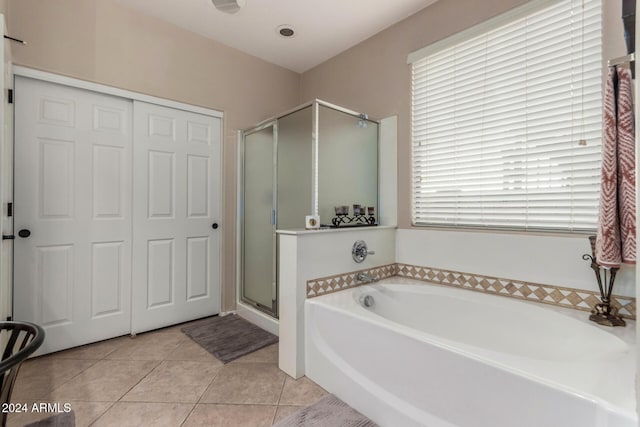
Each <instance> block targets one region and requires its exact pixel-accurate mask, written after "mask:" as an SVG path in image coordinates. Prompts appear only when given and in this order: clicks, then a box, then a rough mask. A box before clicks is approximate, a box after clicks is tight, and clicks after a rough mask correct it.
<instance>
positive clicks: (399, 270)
mask: <svg viewBox="0 0 640 427" xmlns="http://www.w3.org/2000/svg"><path fill="white" fill-rule="evenodd" d="M360 272H365V273H367V274H370V275H372V276H374V277H377V278H378V279H385V278H389V277H392V276H397V277H403V278H408V279H417V280H421V281H424V282H429V283H435V284H438V285H445V286H454V287H458V288H462V289H469V290H472V291H476V292H484V293H488V294H493V295H500V296H505V297H511V298H517V299H522V300H526V301H533V302H538V303H543V304H550V305H555V306H559V307H565V308H572V309H576V310H583V311H591V309H592V307H594V306H595V304H597V303H599V302H600V294H599V293H598V292H592V291H587V290H582V289H572V288H567V287H562V286H554V285H545V284H540V283H531V282H526V281H522V280H512V279H505V278H500V277H492V276H484V275H480V274H473V273H465V272H460V271H451V270H444V269H440V268H434V267H424V266H417V265H410V264H402V263H394V264H389V265H385V266H382V267H377V268H371V269H367V270H358V271H352V272H348V273H344V274H337V275H333V276H328V277H321V278H317V279H312V280H308V281H307V298H313V297H317V296H320V295H326V294H329V293H332V292H337V291H341V290H344V289H349V288H352V287H355V286H360V283H357V281H356V280H355V277H356V275H357V274H358V273H360ZM612 302H613V305H614V306H615V307H617V308H618V310H619V311H618V314H620V315H621V316H622V317H625V318H627V319H635V318H636V299H635V298H632V297H625V296H619V295H613V296H612Z"/></svg>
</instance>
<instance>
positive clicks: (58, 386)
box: [37, 359, 101, 400]
mask: <svg viewBox="0 0 640 427" xmlns="http://www.w3.org/2000/svg"><path fill="white" fill-rule="evenodd" d="M79 360H86V361H87V362H93V363H92V364H91V365H89V366H87V367H86V368H84V369H82V370H81V371H79V372H78V373H76V374H75V375H73V376H71V377H70V378H68V379H67V380H66V381H64V382H62V383H61V384H58V385H57V386H55V387H54V388H52V389H50V390H49V391H47V392H46V393H44V394H43V395H42V396H40V397H38V398H37V399H41V400H50V399H45V398H46V397H49V396H51V394H52V393H53V392H54V391H56V390H57V389H59V388H60V387H62V386H63V385H65V384H67V383H68V382H70V381H71V380H73V379H74V378H76V377H78V376H80V375H81V374H82V373H83V372H85V371H87V370H88V369H89V368H91V367H93V366H95V365H97V364H98V363H100V361H101V360H100V359H98V360H91V359H79Z"/></svg>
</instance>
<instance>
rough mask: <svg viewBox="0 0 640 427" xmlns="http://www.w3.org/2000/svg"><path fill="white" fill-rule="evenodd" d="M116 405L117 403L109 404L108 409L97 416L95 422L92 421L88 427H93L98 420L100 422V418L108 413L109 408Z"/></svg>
mask: <svg viewBox="0 0 640 427" xmlns="http://www.w3.org/2000/svg"><path fill="white" fill-rule="evenodd" d="M116 403H118V401H115V402H111V405H109V407H108V408H107V409H106V410H105V411H104V412H103V413H101V414H100V415H98V416H97V417H96V419H95V420H93V421H92V422H90V423H89V427H91V426H93V425H95V424H96V423H97V422H98V420H100V418H102V417H103V416H104V415H105V414H106V413H107V412H109V411H110V410H111V408H113V407H114V406H116Z"/></svg>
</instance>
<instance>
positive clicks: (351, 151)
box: [238, 100, 379, 317]
mask: <svg viewBox="0 0 640 427" xmlns="http://www.w3.org/2000/svg"><path fill="white" fill-rule="evenodd" d="M378 125H379V124H378V122H377V121H374V120H370V119H368V117H367V116H366V115H364V114H360V113H357V112H354V111H350V110H347V109H345V108H342V107H338V106H336V105H333V104H329V103H327V102H324V101H320V100H314V101H312V102H309V103H307V104H303V105H302V106H299V107H297V108H295V109H294V110H291V111H288V112H286V113H284V114H282V115H280V116H278V117H276V118H274V119H269V120H267V121H264V122H262V123H260V124H259V125H257V126H256V127H253V128H251V129H247V130H245V131H242V132H241V135H240V152H239V161H240V164H239V175H238V181H239V182H238V188H239V195H238V212H239V221H238V225H239V232H238V237H239V239H238V241H239V253H238V254H239V258H240V259H239V269H238V280H239V289H240V298H241V300H242V301H243V302H245V303H247V304H250V305H252V306H254V307H255V308H257V309H259V310H261V311H263V312H266V313H268V314H269V315H271V316H273V317H278V280H277V278H278V272H277V265H278V259H277V256H278V250H277V239H276V230H292V229H303V228H304V227H305V216H306V215H319V216H320V223H321V224H322V226H327V227H328V226H330V225H331V219H332V218H333V217H334V216H335V207H336V206H351V205H353V204H359V205H361V206H366V207H373V208H374V210H375V217H376V218H377V217H378Z"/></svg>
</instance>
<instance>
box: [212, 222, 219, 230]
mask: <svg viewBox="0 0 640 427" xmlns="http://www.w3.org/2000/svg"><path fill="white" fill-rule="evenodd" d="M211 228H213V229H214V230H217V229H218V223H217V222H214V223H213V224H211Z"/></svg>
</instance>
